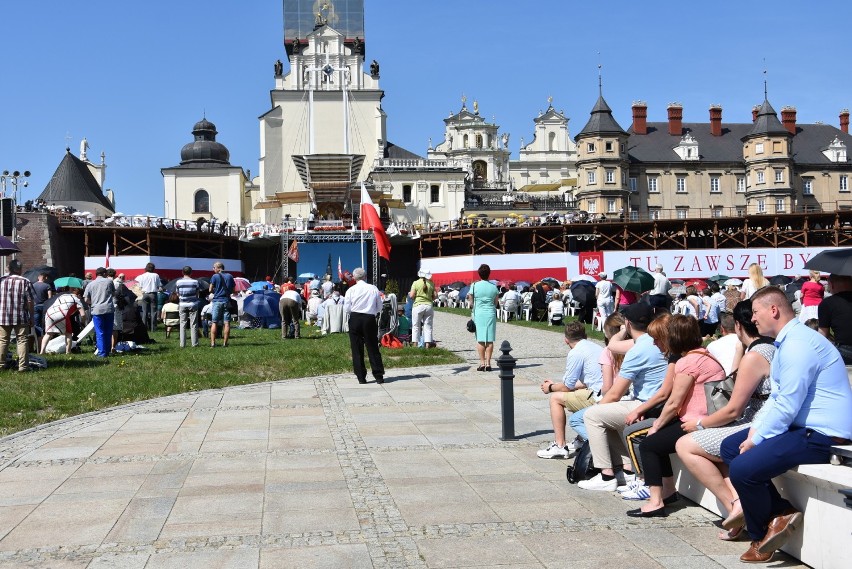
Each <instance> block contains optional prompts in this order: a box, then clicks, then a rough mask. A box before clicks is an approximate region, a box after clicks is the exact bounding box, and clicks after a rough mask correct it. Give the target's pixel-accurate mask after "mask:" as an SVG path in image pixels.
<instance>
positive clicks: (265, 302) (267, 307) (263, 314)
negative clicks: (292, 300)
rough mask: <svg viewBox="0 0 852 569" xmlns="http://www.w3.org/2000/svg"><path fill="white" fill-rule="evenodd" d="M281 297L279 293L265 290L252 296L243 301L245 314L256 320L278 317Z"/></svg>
mask: <svg viewBox="0 0 852 569" xmlns="http://www.w3.org/2000/svg"><path fill="white" fill-rule="evenodd" d="M280 299H281V295H280V294H278V293H277V292H272V291H269V290H264V291H260V292H256V293H254V294H250V295H248V296H247V297H246V299H245V300H244V301H243V312H245V313H246V314H248V315H250V316H254V317H255V318H272V317H275V316H278V315H279V314H280V313H279V312H278V301H279V300H280Z"/></svg>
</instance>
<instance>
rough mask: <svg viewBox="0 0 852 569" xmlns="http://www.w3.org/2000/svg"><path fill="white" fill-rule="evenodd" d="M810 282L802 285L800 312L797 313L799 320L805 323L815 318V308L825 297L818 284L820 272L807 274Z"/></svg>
mask: <svg viewBox="0 0 852 569" xmlns="http://www.w3.org/2000/svg"><path fill="white" fill-rule="evenodd" d="M808 276H809V277H810V279H811V280H809V281H808V282H806V283H804V284H803V285H802V310H801V311H800V312H799V320H801V321H802V322H807V321H808V320H810V319H811V318H816V317H817V307H818V306H819V303H820V302H822V297H823V296H825V287H824V286H822V283H820V282H819V278H820V276H821V275H820V272H819V271H811V272H810V273H808Z"/></svg>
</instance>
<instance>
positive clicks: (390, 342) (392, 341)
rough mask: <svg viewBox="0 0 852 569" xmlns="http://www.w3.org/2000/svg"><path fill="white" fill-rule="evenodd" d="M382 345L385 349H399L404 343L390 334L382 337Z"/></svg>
mask: <svg viewBox="0 0 852 569" xmlns="http://www.w3.org/2000/svg"><path fill="white" fill-rule="evenodd" d="M380 343H381V345H382V346H383V347H385V348H391V349H398V348H401V347H402V342H401V341H400V339H399V338H397V337H396V336H394V335H393V334H391V333H390V332H388V333H387V334H385V335H384V336H382V340H381V342H380Z"/></svg>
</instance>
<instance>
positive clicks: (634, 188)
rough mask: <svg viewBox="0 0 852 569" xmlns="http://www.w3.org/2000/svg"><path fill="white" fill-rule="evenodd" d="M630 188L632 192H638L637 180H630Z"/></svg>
mask: <svg viewBox="0 0 852 569" xmlns="http://www.w3.org/2000/svg"><path fill="white" fill-rule="evenodd" d="M628 187H629V188H630V191H631V192H635V191H636V178H630V186H628Z"/></svg>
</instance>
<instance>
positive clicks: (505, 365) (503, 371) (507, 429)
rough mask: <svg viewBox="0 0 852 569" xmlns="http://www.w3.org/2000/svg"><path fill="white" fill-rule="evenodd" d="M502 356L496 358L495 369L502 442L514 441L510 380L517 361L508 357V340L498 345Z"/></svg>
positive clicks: (515, 438)
mask: <svg viewBox="0 0 852 569" xmlns="http://www.w3.org/2000/svg"><path fill="white" fill-rule="evenodd" d="M500 351H501V352H503V355H502V356H500V357H499V358H497V367H499V368H500V411H501V414H502V416H503V436H502V437H500V440H502V441H514V440H517V438H518V437H516V436H515V390H514V384H513V383H512V380H513V379H515V373H514V372H515V363H516V362H517V361H518V360H516V359H515V358H513V357H512V356H510V355H509V352H511V351H512V346H511V344H509V341H508V340H503V343H502V344H500Z"/></svg>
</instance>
